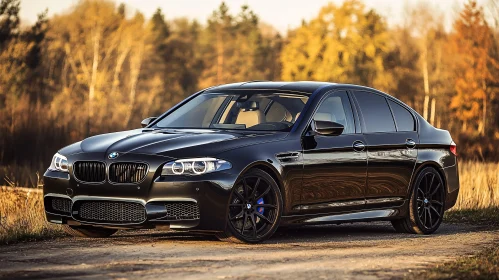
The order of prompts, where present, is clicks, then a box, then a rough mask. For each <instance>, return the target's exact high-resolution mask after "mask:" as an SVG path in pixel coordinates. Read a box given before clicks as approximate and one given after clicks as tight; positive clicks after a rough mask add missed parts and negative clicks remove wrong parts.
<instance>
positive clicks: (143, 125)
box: [140, 117, 157, 127]
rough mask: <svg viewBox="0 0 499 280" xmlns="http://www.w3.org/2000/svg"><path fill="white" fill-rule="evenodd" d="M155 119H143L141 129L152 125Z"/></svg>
mask: <svg viewBox="0 0 499 280" xmlns="http://www.w3.org/2000/svg"><path fill="white" fill-rule="evenodd" d="M156 119H157V118H156V117H150V118H147V119H144V120H142V122H141V123H140V125H141V126H142V127H146V126H148V125H149V124H150V123H152V122H153V121H154V120H156Z"/></svg>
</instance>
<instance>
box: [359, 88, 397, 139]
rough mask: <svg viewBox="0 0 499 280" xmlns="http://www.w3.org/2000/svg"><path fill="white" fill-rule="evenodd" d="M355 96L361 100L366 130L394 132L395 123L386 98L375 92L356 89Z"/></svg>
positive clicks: (360, 104)
mask: <svg viewBox="0 0 499 280" xmlns="http://www.w3.org/2000/svg"><path fill="white" fill-rule="evenodd" d="M355 98H356V99H357V101H358V102H359V106H360V110H361V111H362V116H363V117H364V123H365V124H366V130H367V131H366V132H368V133H369V132H394V131H396V130H395V123H394V121H393V118H392V113H391V112H390V108H388V103H386V99H385V98H384V97H383V96H381V95H377V94H374V93H369V92H365V91H356V92H355Z"/></svg>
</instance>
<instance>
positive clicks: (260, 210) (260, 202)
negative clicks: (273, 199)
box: [256, 197, 263, 215]
mask: <svg viewBox="0 0 499 280" xmlns="http://www.w3.org/2000/svg"><path fill="white" fill-rule="evenodd" d="M256 203H257V204H263V197H262V198H260V199H259V200H258V201H257V202H256ZM256 211H258V212H259V213H260V214H262V215H263V207H258V208H256Z"/></svg>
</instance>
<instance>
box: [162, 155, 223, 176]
mask: <svg viewBox="0 0 499 280" xmlns="http://www.w3.org/2000/svg"><path fill="white" fill-rule="evenodd" d="M231 167H232V165H231V164H230V162H228V161H225V160H221V159H216V158H188V159H179V160H176V161H171V162H168V163H166V164H165V165H164V166H163V171H162V172H161V175H162V176H169V175H201V174H206V173H210V172H215V171H221V170H226V169H230V168H231Z"/></svg>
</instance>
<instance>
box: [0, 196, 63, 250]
mask: <svg viewBox="0 0 499 280" xmlns="http://www.w3.org/2000/svg"><path fill="white" fill-rule="evenodd" d="M60 235H62V230H61V228H60V227H59V226H57V225H52V224H49V223H48V222H47V221H46V219H45V213H44V211H43V195H42V192H40V191H39V190H37V189H23V188H16V187H14V188H10V187H9V188H7V187H0V244H5V243H10V242H16V241H22V240H38V239H41V238H48V237H55V236H60Z"/></svg>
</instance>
